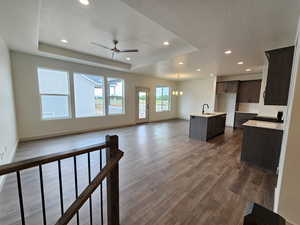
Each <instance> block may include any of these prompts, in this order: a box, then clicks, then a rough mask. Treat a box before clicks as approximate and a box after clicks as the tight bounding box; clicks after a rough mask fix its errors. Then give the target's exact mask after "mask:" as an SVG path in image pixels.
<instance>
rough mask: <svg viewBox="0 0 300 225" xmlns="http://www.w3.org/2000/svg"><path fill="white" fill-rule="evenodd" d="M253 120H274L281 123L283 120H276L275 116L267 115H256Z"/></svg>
mask: <svg viewBox="0 0 300 225" xmlns="http://www.w3.org/2000/svg"><path fill="white" fill-rule="evenodd" d="M253 120H258V121H266V122H274V123H283V120H280V121H278V119H277V117H268V116H256V117H254V118H253Z"/></svg>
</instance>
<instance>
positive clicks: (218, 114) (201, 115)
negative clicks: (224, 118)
mask: <svg viewBox="0 0 300 225" xmlns="http://www.w3.org/2000/svg"><path fill="white" fill-rule="evenodd" d="M221 115H226V112H209V113H204V114H202V113H191V116H199V117H205V118H209V117H215V116H221Z"/></svg>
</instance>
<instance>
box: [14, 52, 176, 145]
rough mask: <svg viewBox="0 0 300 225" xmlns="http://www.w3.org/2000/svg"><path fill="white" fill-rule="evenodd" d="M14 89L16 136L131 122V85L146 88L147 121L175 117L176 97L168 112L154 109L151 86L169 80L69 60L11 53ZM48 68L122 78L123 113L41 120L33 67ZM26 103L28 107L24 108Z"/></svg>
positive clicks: (24, 136) (174, 85) (61, 132)
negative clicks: (148, 111) (147, 99)
mask: <svg viewBox="0 0 300 225" xmlns="http://www.w3.org/2000/svg"><path fill="white" fill-rule="evenodd" d="M11 58H12V69H13V78H14V88H15V99H16V112H17V121H18V132H19V137H20V139H22V140H24V139H32V138H38V137H47V136H53V135H60V134H68V133H75V132H80V131H87V130H96V129H104V128H110V127H117V126H124V125H132V124H135V122H136V121H135V118H136V116H135V110H136V109H135V106H136V104H135V87H138V86H139V87H148V88H150V96H149V97H150V115H149V118H150V121H157V120H164V119H171V118H176V117H177V100H176V98H173V97H172V105H171V111H170V112H159V113H157V112H155V87H156V86H157V85H166V86H170V87H172V88H174V87H176V83H175V82H173V81H167V80H161V79H156V78H153V77H147V76H143V75H133V74H128V73H126V72H120V71H114V70H109V69H104V68H100V67H93V66H88V65H82V64H77V63H72V62H65V61H61V60H56V59H50V58H46V57H40V56H34V55H29V54H25V53H20V52H15V51H13V52H11ZM38 66H41V67H45V68H52V69H58V70H65V71H70V72H79V73H87V74H95V75H101V76H111V77H120V78H122V79H124V80H125V93H126V99H125V105H126V114H125V115H112V116H106V117H93V118H80V119H74V118H72V119H65V120H51V121H42V120H41V119H40V99H39V92H38V85H37V67H38ZM28 106H30V107H28Z"/></svg>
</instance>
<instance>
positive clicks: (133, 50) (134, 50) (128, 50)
mask: <svg viewBox="0 0 300 225" xmlns="http://www.w3.org/2000/svg"><path fill="white" fill-rule="evenodd" d="M138 51H139V50H138V49H127V50H122V51H120V52H138Z"/></svg>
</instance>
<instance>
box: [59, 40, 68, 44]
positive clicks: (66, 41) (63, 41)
mask: <svg viewBox="0 0 300 225" xmlns="http://www.w3.org/2000/svg"><path fill="white" fill-rule="evenodd" d="M60 41H61V42H62V43H65V44H66V43H68V40H66V39H61V40H60Z"/></svg>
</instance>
